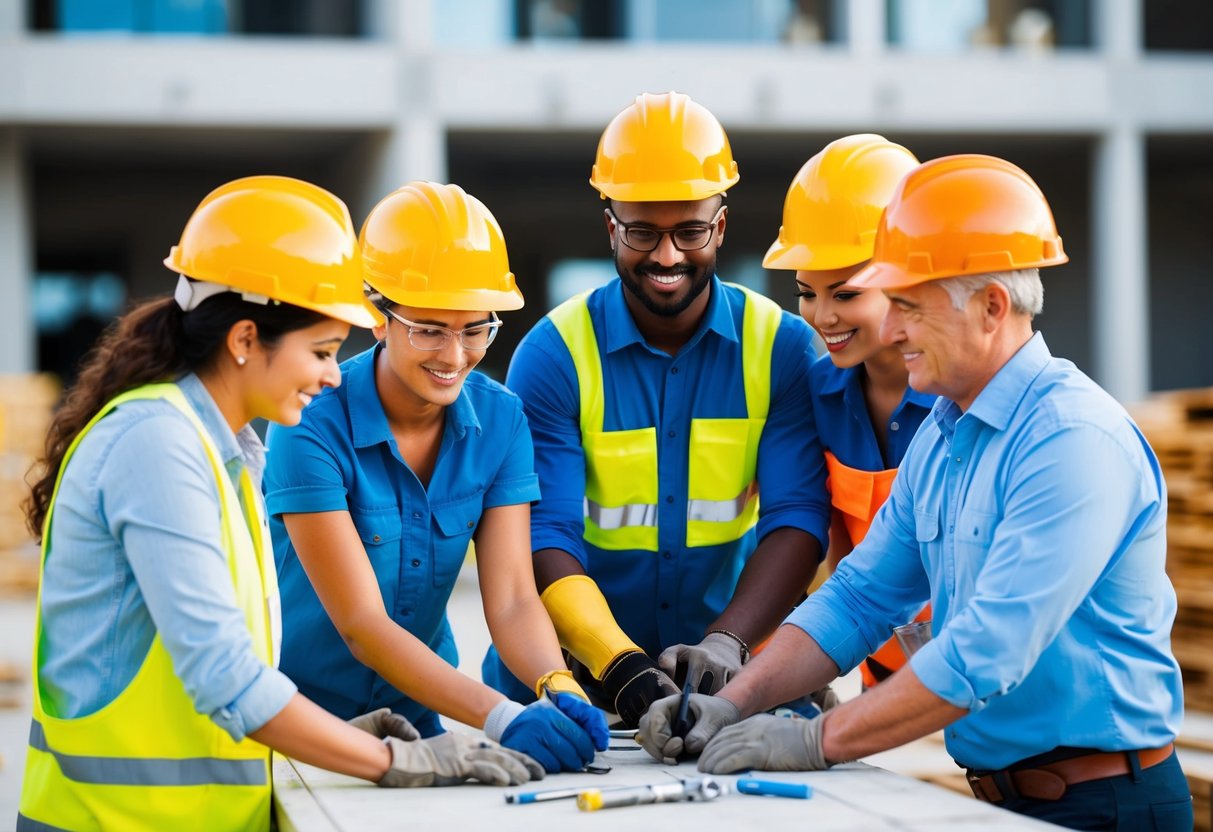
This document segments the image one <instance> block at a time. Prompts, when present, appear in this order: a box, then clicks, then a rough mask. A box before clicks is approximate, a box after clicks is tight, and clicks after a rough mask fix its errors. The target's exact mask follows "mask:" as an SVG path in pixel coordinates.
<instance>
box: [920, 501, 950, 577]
mask: <svg viewBox="0 0 1213 832" xmlns="http://www.w3.org/2000/svg"><path fill="white" fill-rule="evenodd" d="M940 528H941V523H940V521H939V509H937V508H916V509H914V540H915V541H916V542H917V543H918V556H919V557H920V558H922V566H923V569H925V570H926V572H927V575H928V576H932V580H934V576H937V575H940V574H942V576H943V579H944V583H945V586H948V587H951V582H952V570H951V569H950V568H949V565H948V564H947V563H945V562H944V560H943V553H942V551H941V549H940V547H941V545H942V541H941V540H940V535H939V530H940ZM935 570H940V571H939V572H936V571H935ZM932 594H934V593H932Z"/></svg>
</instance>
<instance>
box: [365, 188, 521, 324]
mask: <svg viewBox="0 0 1213 832" xmlns="http://www.w3.org/2000/svg"><path fill="white" fill-rule="evenodd" d="M358 239H359V244H360V246H361V248H362V262H363V264H364V265H365V267H366V282H367V283H369V284H370V285H371V287H372V288H374V289H375V290H376V291H378V292H380V293H381V294H382V295H383V296H384V297H386V298H387V299H388V300H390V301H392V302H393V303H401V304H404V305H405V306H418V307H422V308H425V309H457V310H463V311H483V312H503V311H506V310H509V309H520V308H522V292H521V291H519V289H518V283H517V281H516V280H515V279H514V273H513V272H511V271H510V260H509V257H508V256H507V255H506V250H505V238H504V237H503V236H502V234H501V228H500V226H498V225H497V220H496V219H495V218H494V217H493V215H492V214H491V213H489V209H488V208H486V207H485V206H484V203H483V202H481V201H480V200H478V199H476V197H474V196H472V195H471V194H469V193H467V192H466V191H464V190H463V189H462V188H460V187H459V186H458V185H440V184H438V183H436V182H410V183H409V184H408V185H405V186H404V187H402V188H399V189H397V190H395V191H393V192H392V193H390V194H388V195H387V196H385V197H384V198H383V199H382V200H380V202H379V204H378V205H376V206H375V207H374V208H373V209H371V213H370V215H369V216H367V218H366V222H365V223H363V224H362V233H361V234H360V235H359V237H358Z"/></svg>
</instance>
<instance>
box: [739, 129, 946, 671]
mask: <svg viewBox="0 0 1213 832" xmlns="http://www.w3.org/2000/svg"><path fill="white" fill-rule="evenodd" d="M917 165H918V160H917V159H915V158H914V155H913V154H912V153H910V151H908V150H906V149H905V148H904V147H902V146H901V145H897V144H893V143H892V142H890V141H888V140H887V139H885V138H884V137H883V136H876V135H872V134H860V135H856V136H846V137H845V138H841V139H838V140H837V141H833V142H831V143H830V144H828V145H826V146H825V148H824V149H822V151H821V152H820V153H818V154H817V155H815V156H814V157H813V158H812V159H809V161H807V162H805V164H804V166H803V167H802V168H801V169H800V171H799V172H798V173H797V174H796V177H795V178H794V179H793V180H792V184H791V186H790V187H789V188H788V195H787V198H786V199H785V201H784V206H783V225H782V226H780V229H779V237H778V238H777V239H776V240H775V242H774V243H772V244H771V247H770V249H769V250H768V251H767V254H766V257H765V258H763V261H762V265H763V266H765V267H766V268H768V269H795V270H796V293H797V296H798V297H799V298H800V314H801V315H802V316H803V317H804V319H805V320H806V321H808V322H809V324H810V325H811V326H812V327H813V328H814V329H816V330H817V334H818V335H820V336H821V338H822V340H823V341H824V342H825V345H826V349H827V350H828V354H827V355H824V356H822V357H821V358H819V359H818V360H817V361H816V362H814V364H813V366H812V367H811V368H810V370H809V387H810V389H811V390H812V391H813V396H812V403H813V416H814V420H815V421H816V423H817V432H818V435H819V436H820V438H821V444H822V447H823V448H824V449H825V457H826V469H827V470H828V471H829V480H828V481H827V485H828V486H829V489H830V502H831V503H832V504H833V506H834V518H833V523H832V525H831V527H830V548H829V552H828V553H827V556H826V566H827V569H826V570H822V571H823V572H827V571H828V572H833V571H834V569H835V568H836V567H837V566H838V561H839V559H841V558H842V557H844V556H845V555H846V554H847V553H848V552H850V551H851V549H852V548H853V547H854V545H855V544H856V543H858V542H859V541H860V540H862V539H863V536H864V535H865V534H866V533H867V530H868V527H869V526H870V525H871V523H872V518H873V517H874V516H875V515H876V511H877V510H878V509H879V508H880V506H881V504H882V503H884V501H885V498H886V497H887V496H888V494H889V487H890V486H891V485H892V483H893V477H894V476H895V475H896V474H897V466H898V464H900V462H901V458H902V456H904V455H905V452H906V448H907V447H908V446H909V444H910V440H911V439H913V438H914V433H915V432H916V431H917V430H918V426H919V425H920V424H922V420H923V419H924V418H926V415H927V413H929V412H930V410H931V406H932V405H933V404H934V403H935V397H934V396H932V395H929V394H927V393H919V392H918V391H916V390H914V389H913V388H912V387H910V386H909V384H908V383H907V378H908V373H907V371H906V368H905V363H904V362H903V361H902V360H901V353H900V352H898V351H897V348H896V347H895V346H892V345H889V344H882V343H881V342H880V322H881V320H882V319H883V318H884V314H885V311H886V310H887V309H888V306H889V300H888V298H886V297H885V296H884V295H883V294H881V293H880V292H879V291H877V290H874V289H860V288H858V287H855V286H853V285H852V284H851V283H850V278H851V277H852V276H854V275H855V274H857V273H858V272H859V271H860V270H861V269H862V268H864V267H865V266H866V265H867V264H868V261H869V260H870V259H871V257H872V247H873V245H874V244H875V240H876V226H877V225H878V224H879V222H880V214H881V212H882V211H883V210H884V207H885V204H886V203H887V202H888V201H889V197H891V196H892V195H893V190H894V188H896V187H897V183H898V182H900V181H901V178H902V177H903V176H905V175H906V174H907V173H909V172H910V171H911V170H912V169H913V168H915V167H917ZM822 577H823V576H821V575H819V576H818V580H819V581H820V580H822ZM914 613H917V615H916V616H915V615H914ZM910 616H913V617H914V618H915V620H918V621H928V620H930V617H931V608H930V606H929V605H928V606H926V607H924V608H923V609H921V610H914V611H912V612H911V613H910ZM903 623H904V622H903ZM905 660H906V659H905V654H904V653H903V652H902V649H901V646H900V645H899V644H898V643H897V640H896V639H893V638H890V639H889V640H888V641H887V642H885V643H884V644H883V645H881V647H880V648H879V649H878V650H877V651H876V652H875V653H874V654H873V655H871V656H868V657H867V658H866V659H864V660H863V662H862V663H861V664H860V670H861V671H862V675H863V685H864V687H865V688H870V687H873V686H874V685H876V684H877V683H878V682H881V681H883V680H884V679H887V678H888V677H889V676H890V675H892V673H893V671H895V670H897V669H898V668H900V667H901V666H902V665H903V664H905Z"/></svg>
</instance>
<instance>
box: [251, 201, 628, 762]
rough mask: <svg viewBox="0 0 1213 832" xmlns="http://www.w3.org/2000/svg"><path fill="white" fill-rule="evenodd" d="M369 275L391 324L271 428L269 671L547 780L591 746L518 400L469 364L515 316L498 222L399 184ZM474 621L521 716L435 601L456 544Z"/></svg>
mask: <svg viewBox="0 0 1213 832" xmlns="http://www.w3.org/2000/svg"><path fill="white" fill-rule="evenodd" d="M359 242H360V244H361V248H362V257H363V263H364V265H365V270H366V280H367V283H368V284H370V286H371V287H372V289H373V290H374V292H375V294H374V298H375V302H376V304H377V305H378V306H379V309H380V310H382V312H383V314H384V316H385V318H386V320H385V321H384V323H383V324H382V325H380V326H377V327H375V328H374V330H372V331H373V333H374V335H375V338H376V340H377V342H378V343H377V344H376V345H375V346H374V347H373V348H371V349H369V350H367V351H366V352H364V353H362V354H361V355H357V356H355V357H353V358H351V359H350V360H349V361H347V362H345V363H344V364H342V365H341V373H342V379H343V382H344V383H343V384H342V386H341V388H340V389H337V390H332V391H329V392H328V393H326V394H325V395H324V396H322V397H321V398H320V399H319V400H318V401H317V402H316V403H315V405H314V406H313V407H310V408H308V411H307V414H306V416H305V417H304V419H303V420H302V422H301V424H299V425H298V426H296V427H286V428H279V427H277V426H275V427H273V428H271V430H270V434H269V446H270V451H269V463H268V467H267V469H266V477H265V482H266V488H265V494H266V503H267V506H268V509H269V513H270V517H271V523H272V524H273V531H274V547H275V553H276V558H277V563H278V569H279V572H280V573H281V575H282V594H283V597H284V598H285V599H286V603H285V605H284V606H285V610H286V613H285V614H286V625H287V626H286V628H285V630H286V641H285V643H284V645H283V651H282V667H283V669H284V670H285V671H286V672H287V673H289V674H290V676H291V678H292V679H294V680H295V681H296V682H297V683H298V684H299V688H300V690H302V691H303V692H304V693H306V694H307V695H308V696H309V697H311V698H313V699H315V700H316V701H317V702H318V703H320V704H321V705H323V706H324V707H325V708H327V709H328V710H330V711H332V712H333V713H335V714H337V715H338V716H353V715H355V714H358V713H362V712H363V711H367V710H371V709H373V708H381V707H389V708H391V710H392V711H396V712H399V713H401V714H403V715H404V716H406V717H407V718H408V719H410V720H411V721H413V722H414V723H416V726H417V729H418V730H419V731H420V732H421V734H422V736H427V737H428V736H431V735H434V734H438V733H441V732H442V730H443V729H442V726H441V724H440V722H439V719H438V715H439V714H444V715H446V716H448V717H452V718H454V719H457V720H459V721H460V722H462V723H464V724H467V725H474V726H476V727H481V726H483V728H484V732H485V734H487V735H488V736H489V737H490V738H491V739H494V740H497V741H499V742H501V744H502V745H504V746H505V747H506V748H512V749H514V750H515V751H520V752H522V753H524V754H527V755H529V756H531V757H533V758H534V759H535V760H537V761H538V762H539V763H541V764H542V765H543V766H544V768H546V769H547V770H548V771H549V772H556V771H568V770H573V771H577V770H580V769H581V768H582V767H583V766H585V765H586V764H587V763H589V762H590V761H591V760H593V758H594V750H595V748H597V749H598V750H603V751H605V750H606V747H607V742H608V734H607V726H606V718H605V715H604V714H603V713H602V711H600V710H598V709H597V708H594V707H592V706H591V705H590V704H589V703H588V702H587V701H586V696H585V692H584V691H583V690H582V689H581V686H580V685H578V684H577V683H576V682H575V681H573V675H572V673H570V672H569V670H568V667H567V666H566V665H565V663H564V659H563V657H562V656H561V653H560V644H559V643H558V641H557V639H556V632H555V630H554V629H553V628H552V622H551V620H550V619H549V618H548V616H547V612H546V611H545V610H544V607H543V604H542V603H541V602H540V600H539V594H538V592H536V590H535V579H534V573H533V572H532V568H531V546H530V540H531V537H530V516H531V515H530V510H531V505H530V504H531V502H532V501H534V500H537V499H539V483H538V479H537V478H536V476H535V466H534V452H533V450H532V445H531V434H530V429H529V428H528V426H527V421H526V417H525V416H524V415H523V413H522V403H521V402H520V401H519V400H518V397H517V396H515V395H514V394H513V393H511V392H510V391H508V390H506V389H505V388H504V387H502V386H501V385H500V384H498V383H496V382H495V381H492V380H490V379H488V378H487V377H485V376H483V375H481V374H480V373H476V372H473V368H474V367H476V365H477V364H479V362H480V360H481V359H482V358H484V355H485V352H486V351H487V350H488V348H489V346H490V345H491V344H492V342H493V340H494V338H495V336H496V334H497V329H498V327H500V326H501V321H500V320H499V319H498V318H497V313H498V312H504V311H508V310H514V309H518V308H520V307H521V306H522V303H523V300H522V293H521V292H520V291H519V290H518V286H517V284H516V283H515V280H514V275H513V273H512V272H510V264H509V258H508V257H507V254H506V248H505V240H504V238H503V237H502V234H501V229H500V228H499V227H498V225H497V220H496V219H495V218H494V217H493V215H492V214H491V213H490V212H489V210H488V208H486V207H485V206H484V204H483V203H481V202H480V201H479V200H478V199H476V198H475V197H473V196H471V195H469V194H468V193H466V192H465V191H463V189H462V188H460V187H459V186H457V185H442V184H438V183H434V182H413V183H410V184H408V185H405V186H404V187H402V188H400V189H398V190H396V191H395V192H394V193H392V194H390V195H388V196H387V197H385V198H384V199H383V200H382V201H381V202H380V203H379V204H378V205H376V206H375V208H374V209H373V210H372V211H371V213H370V216H369V217H368V218H367V220H366V222H365V223H364V225H363V228H362V234H361V235H360V241H359ZM473 540H474V541H475V544H476V569H477V573H478V575H479V577H480V592H481V595H482V596H483V606H484V612H485V619H486V621H487V623H488V626H489V631H490V632H491V634H492V636H493V641H494V643H495V644H496V645H497V647H498V649H499V650H500V652H501V656H502V658H503V659H504V660H505V662H506V664H507V666H508V667H509V668H510V670H511V671H512V672H513V673H515V674H516V675H517V676H518V678H519V679H520V680H522V682H523V683H524V684H525V685H526V686H527V688H529V689H530V690H533V691H534V692H535V695H536V696H537V697H539V701H538V702H533V703H532V704H531V705H529V706H528V707H524V706H523V705H521V704H520V703H518V702H514V701H512V700H509V699H507V698H506V697H504V696H503V695H501V694H500V693H498V692H497V691H495V690H493V689H492V688H490V687H488V686H487V685H484V684H481V683H480V682H478V681H476V680H473V679H469V678H468V677H467V676H465V675H463V674H462V673H459V672H458V671H457V670H456V669H455V668H454V667H452V665H454V664H456V662H457V657H456V653H455V643H454V638H453V636H452V633H451V628H450V624H449V623H448V621H447V618H446V606H447V600H448V598H449V597H450V594H451V590H452V589H453V587H454V585H455V578H456V576H457V575H458V574H459V570H460V567H462V566H463V562H464V559H465V556H466V554H467V551H468V544H469V542H470V541H473Z"/></svg>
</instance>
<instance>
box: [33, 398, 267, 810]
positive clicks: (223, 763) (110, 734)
mask: <svg viewBox="0 0 1213 832" xmlns="http://www.w3.org/2000/svg"><path fill="white" fill-rule="evenodd" d="M146 399H156V400H162V401H166V402H169V403H170V404H172V405H173V406H174V407H176V408H177V409H178V410H180V411H181V412H182V413H183V414H185V415H186V416H187V417H188V418H189V420H190V422H191V423H193V425H194V427H195V429H197V431H198V436H199V438H200V439H201V443H202V448H203V449H204V450H205V453H206V457H207V460H208V462H210V466H211V469H212V470H213V471H214V475H215V488H216V490H217V491H218V493H219V496H220V506H221V512H220V520H221V524H222V533H223V546H224V551H225V552H226V553H227V562H228V567H229V570H230V572H231V577H232V585H233V586H234V588H235V593H236V601H237V604H238V605H239V606H240V608H241V609H242V610H243V611H244V617H245V621H246V623H247V624H248V628H249V632H250V633H251V635H252V642H253V647H254V649H255V650H256V652H257V656H258V657H259V658H260V659H262V660H263V661H264V662H266V663H267V664H275V663H276V662H277V652H278V649H277V638H278V636H277V631H278V626H277V623H278V622H277V616H278V581H277V577H276V573H275V571H274V559H273V556H272V552H273V549H272V547H271V545H270V541H269V532H268V528H267V527H266V525H265V521H264V516H263V514H262V512H261V509H260V504H259V502H258V500H257V494H256V491H255V490H254V487H253V484H252V481H251V479H250V478H249V475H248V472H247V471H244V472H243V473H242V474H241V477H240V490H239V493H237V490H236V488H234V487H233V485H232V481H231V479H230V477H229V476H228V473H227V470H226V468H225V467H224V465H223V460H222V459H221V458H220V456H219V451H218V449H217V448H216V447H215V443H214V442H213V441H212V439H211V437H210V435H209V433H208V432H207V430H206V427H205V426H204V425H203V424H202V421H201V420H200V419H199V418H198V416H197V414H195V413H194V411H193V409H192V408H191V407H190V405H189V402H188V401H186V398H185V395H184V394H183V393H182V392H181V389H180V388H179V387H177V386H176V385H175V384H151V385H147V386H144V387H140V388H137V389H135V390H131V391H129V392H127V393H124V394H122V395H120V396H118V397H117V398H115V399H113V400H112V401H110V402H109V403H108V404H106V405H105V407H103V408H102V409H101V411H100V412H99V413H98V414H97V415H96V416H95V417H94V418H93V419H92V421H90V422H89V423H88V425H86V426H85V428H84V430H82V431H81V432H80V435H79V436H77V437H76V439H75V441H74V442H73V443H72V445H71V447H69V448H68V451H67V453H66V454H65V455H64V458H63V463H62V464H61V465H60V467H59V477H58V480H57V481H56V482H55V491H54V494H53V495H52V498H51V504H50V509H49V510H48V512H47V517H46V523H45V525H44V526H43V537H42V570H43V571H45V569H46V561H47V558H48V557H52V556H53V554H54V550H53V541H52V540H51V535H50V530H51V516H52V513H53V511H54V505H55V499H56V498H57V497H58V493H59V485H60V483H61V482H62V479H63V472H64V471H65V470H66V469H67V464H68V461H69V460H70V459H71V457H72V454H73V453H74V452H75V450H76V447H77V446H78V445H79V444H80V441H81V440H82V439H83V438H84V436H85V434H87V433H88V432H89V430H91V429H92V427H93V426H94V425H96V424H97V422H99V421H100V420H101V418H102V417H104V416H105V415H106V414H107V413H109V412H110V411H111V410H113V409H114V408H115V407H118V406H119V405H122V404H124V403H126V402H130V401H138V400H146ZM242 504H243V511H242V510H241V505H242ZM246 516H247V517H248V518H249V520H248V522H246V520H245V517H246ZM41 610H42V599H41V592H39V598H38V619H37V623H36V625H35V636H34V669H33V678H34V718H33V723H32V725H31V726H30V741H29V750H28V754H27V757H26V763H25V780H24V782H23V784H22V791H21V807H20V811H19V814H18V816H17V829H18V830H20V831H21V832H34V831H35V830H36V831H37V832H44V830H103V829H104V830H110V829H122V830H143V829H146V830H171V832H186V830H236V829H239V830H248V829H257V830H268V829H269V827H270V796H271V795H270V750H269V749H268V748H267V747H266V746H264V745H261V744H260V743H258V742H256V741H254V740H251V739H247V738H246V739H244V740H241V741H240V742H235V741H233V740H232V738H231V737H230V736H229V735H228V734H227V732H226V731H224V730H223V729H221V728H220V727H219V726H217V725H216V724H215V723H214V722H212V721H211V719H210V718H209V717H207V716H204V715H202V714H199V713H197V712H196V711H195V710H194V706H193V703H192V702H191V700H190V698H189V696H188V695H187V694H186V692H185V688H184V686H183V685H182V684H181V680H180V679H178V678H177V675H176V674H175V673H174V672H173V667H172V662H171V661H170V659H169V655H168V652H167V651H166V650H165V649H164V645H163V644H162V643H161V640H160V636H159V635H158V634H157V635H156V637H155V638H154V639H153V640H152V644H151V647H150V648H149V649H148V652H147V656H146V657H145V658H144V660H143V664H142V666H141V667H140V668H139V670H138V672H137V673H136V674H135V677H134V678H133V679H132V680H131V682H130V684H128V685H127V686H126V688H125V689H124V690H123V691H122V692H121V693H120V694H119V695H118V696H117V697H116V698H115V699H114V700H113V701H112V702H110V703H109V704H107V705H106V706H105V707H103V708H102V709H101V710H99V711H97V712H95V713H92V714H88V715H87V716H82V717H77V718H74V719H60V718H57V717H54V716H52V715H50V714H48V713H47V712H46V711H45V710H44V707H43V700H44V697H45V696H46V693H45V691H43V690H42V687H41V682H40V675H39V672H38V671H39V658H38V657H39V648H40V646H41V637H42V612H41Z"/></svg>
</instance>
